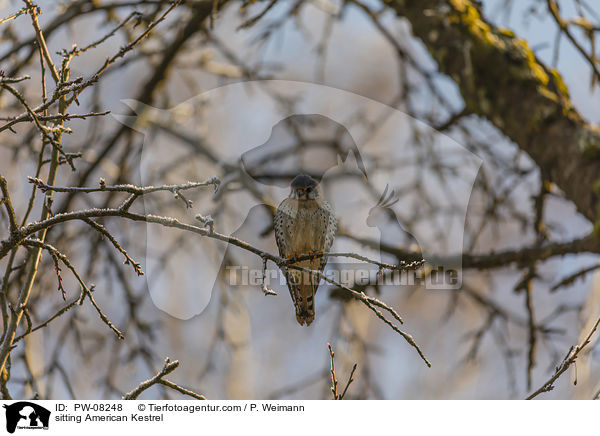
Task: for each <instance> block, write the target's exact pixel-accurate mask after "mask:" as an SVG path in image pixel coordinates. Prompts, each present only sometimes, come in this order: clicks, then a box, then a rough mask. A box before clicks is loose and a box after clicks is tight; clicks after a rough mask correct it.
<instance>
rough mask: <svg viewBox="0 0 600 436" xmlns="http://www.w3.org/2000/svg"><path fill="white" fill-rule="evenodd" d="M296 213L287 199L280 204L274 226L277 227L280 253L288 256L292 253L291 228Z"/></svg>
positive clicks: (276, 240) (276, 235) (276, 233)
mask: <svg viewBox="0 0 600 436" xmlns="http://www.w3.org/2000/svg"><path fill="white" fill-rule="evenodd" d="M294 220H295V214H294V213H293V211H292V210H291V206H290V204H289V201H288V199H285V200H283V201H282V202H281V204H279V207H278V208H277V212H276V213H275V218H274V220H273V226H274V229H275V242H277V248H278V249H279V255H280V256H281V257H284V258H288V257H289V256H290V255H291V254H292V253H291V247H290V242H291V241H290V238H289V229H290V228H291V227H292V226H293V225H294Z"/></svg>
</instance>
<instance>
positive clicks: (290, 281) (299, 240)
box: [274, 174, 337, 326]
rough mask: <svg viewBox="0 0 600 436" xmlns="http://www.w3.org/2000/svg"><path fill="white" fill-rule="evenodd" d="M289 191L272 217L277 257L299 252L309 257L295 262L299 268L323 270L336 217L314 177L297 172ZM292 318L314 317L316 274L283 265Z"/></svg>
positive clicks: (307, 320) (306, 319)
mask: <svg viewBox="0 0 600 436" xmlns="http://www.w3.org/2000/svg"><path fill="white" fill-rule="evenodd" d="M290 188H291V189H290V194H289V196H288V197H287V198H285V199H284V200H283V201H282V202H281V203H280V204H279V206H278V207H277V212H276V213H275V218H274V230H275V240H276V242H277V248H278V249H279V254H280V256H281V257H283V258H285V259H288V260H293V259H294V258H298V257H299V256H303V255H310V254H313V255H315V256H314V257H313V258H312V259H308V260H302V261H298V262H295V263H294V265H297V266H299V267H302V268H307V269H310V270H313V271H321V272H322V271H323V270H324V269H325V265H326V264H327V259H328V257H327V256H323V254H325V253H327V252H329V250H330V248H331V245H332V244H333V240H334V238H335V234H336V232H337V219H336V217H335V213H334V211H333V208H332V207H331V205H330V204H329V203H328V202H327V201H326V200H324V199H323V197H322V196H321V192H320V189H319V186H318V183H317V181H316V180H315V179H313V178H312V177H310V176H309V175H307V174H299V175H297V176H296V177H295V178H294V179H293V180H292V182H291V184H290ZM282 271H283V273H284V275H285V277H286V281H287V285H288V288H289V290H290V295H291V297H292V301H293V303H294V306H295V308H296V320H297V321H298V323H299V324H300V325H304V324H306V325H307V326H309V325H310V324H311V323H312V322H313V321H314V319H315V293H316V292H317V289H318V287H319V282H320V277H317V275H316V274H310V273H307V272H305V271H299V270H297V269H293V268H287V267H283V268H282Z"/></svg>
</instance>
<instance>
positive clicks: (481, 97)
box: [386, 0, 600, 234]
mask: <svg viewBox="0 0 600 436" xmlns="http://www.w3.org/2000/svg"><path fill="white" fill-rule="evenodd" d="M386 4H387V5H388V6H389V7H391V8H392V9H393V10H395V11H396V13H397V14H398V15H400V16H404V17H406V18H407V19H408V20H409V21H410V23H411V25H412V30H413V33H414V35H415V36H417V37H418V38H420V39H421V40H422V41H423V43H424V44H425V46H426V47H427V49H428V51H429V53H430V54H431V56H432V57H433V58H434V59H435V60H436V61H437V63H438V65H439V70H440V71H441V72H442V73H445V74H447V75H448V76H450V77H451V78H452V79H453V80H454V81H455V82H456V84H457V85H458V87H459V88H460V92H461V94H462V96H463V99H464V101H465V105H466V109H467V110H468V111H469V112H471V113H474V114H477V115H479V116H482V117H485V118H486V119H487V120H489V121H490V122H491V123H493V124H494V125H495V126H496V127H497V128H498V129H499V130H501V131H502V132H503V133H504V134H505V135H506V136H507V137H509V138H510V139H511V140H513V141H514V142H515V143H516V144H517V145H518V146H519V147H520V148H521V149H522V150H523V151H525V152H527V153H528V154H529V156H531V158H532V159H533V160H534V161H535V162H536V163H537V164H538V165H539V167H540V169H541V170H542V171H543V173H544V176H545V177H547V178H548V179H549V180H551V181H552V182H554V183H556V184H557V185H558V186H559V187H560V188H561V189H562V190H563V192H564V193H565V196H566V197H567V198H568V199H570V200H571V201H573V203H574V204H575V205H576V207H577V209H578V211H579V212H580V213H581V214H583V215H584V216H585V217H587V218H588V219H589V220H591V221H592V222H594V223H596V221H597V219H598V215H599V213H598V195H599V194H600V160H599V159H598V157H599V156H600V129H598V127H596V126H593V125H591V124H589V123H587V122H586V121H585V120H584V119H583V118H582V116H581V115H580V114H579V113H578V112H577V110H575V108H574V107H573V106H572V104H571V101H570V98H569V92H568V89H567V87H566V86H565V84H564V82H563V80H562V78H561V76H560V74H559V73H558V72H557V71H556V70H555V69H553V68H550V67H548V66H546V65H544V64H543V63H542V62H541V61H540V60H539V59H537V58H536V56H535V55H534V53H533V51H532V50H531V48H530V47H529V46H528V44H527V42H526V41H524V40H522V39H519V38H517V37H516V36H515V35H514V34H513V33H512V32H511V31H510V30H507V29H504V28H499V27H495V26H493V25H492V24H490V23H489V22H487V21H486V20H485V18H484V17H483V15H482V13H481V11H480V10H479V9H478V8H477V7H476V6H475V5H474V4H473V3H472V2H470V1H468V0H391V1H388V2H386ZM595 230H600V225H595ZM598 233H599V232H598V231H597V232H596V234H598Z"/></svg>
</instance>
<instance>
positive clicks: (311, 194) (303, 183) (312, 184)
mask: <svg viewBox="0 0 600 436" xmlns="http://www.w3.org/2000/svg"><path fill="white" fill-rule="evenodd" d="M291 188H292V190H291V192H290V198H293V199H296V200H315V199H317V198H319V187H318V183H317V181H316V180H315V179H313V178H312V177H311V176H308V175H306V174H300V175H298V176H296V177H294V180H292V184H291Z"/></svg>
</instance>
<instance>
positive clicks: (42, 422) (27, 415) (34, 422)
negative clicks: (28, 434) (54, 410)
mask: <svg viewBox="0 0 600 436" xmlns="http://www.w3.org/2000/svg"><path fill="white" fill-rule="evenodd" d="M4 408H5V409H6V430H7V431H8V432H9V433H14V432H15V429H17V428H18V429H44V430H47V429H48V422H49V421H50V411H49V410H48V409H45V408H43V407H42V406H39V405H37V404H35V403H30V402H29V401H19V402H18V403H13V404H10V405H8V406H7V405H4Z"/></svg>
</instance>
